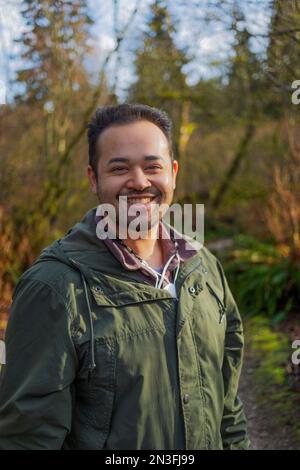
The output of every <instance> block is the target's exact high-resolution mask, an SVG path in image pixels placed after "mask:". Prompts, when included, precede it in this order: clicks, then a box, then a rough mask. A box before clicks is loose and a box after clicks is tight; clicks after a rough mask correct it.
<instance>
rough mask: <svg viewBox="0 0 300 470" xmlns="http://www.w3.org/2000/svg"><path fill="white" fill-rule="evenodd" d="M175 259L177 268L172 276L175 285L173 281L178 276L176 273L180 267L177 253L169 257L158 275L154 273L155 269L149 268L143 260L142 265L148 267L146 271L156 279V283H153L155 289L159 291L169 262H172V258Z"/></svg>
mask: <svg viewBox="0 0 300 470" xmlns="http://www.w3.org/2000/svg"><path fill="white" fill-rule="evenodd" d="M175 256H176V257H177V259H178V265H177V268H176V272H175V276H174V281H173V283H174V284H175V281H176V279H177V275H178V271H179V267H180V260H179V256H178V253H176V254H174V255H172V256H170V258H169V259H168V261H167V262H166V264H165V266H164V269H163V271H162V273H159V272H157V271H155V269H153V268H152V267H151V266H149V264H148V263H147V262H146V261H144V260H143V263H144V264H145V265H146V266H147V267H148V269H150V270H151V272H152V273H153V274H154V276H155V278H156V281H155V287H156V288H158V289H160V288H161V286H162V284H163V282H164V279H165V275H166V272H167V269H168V267H169V265H170V263H171V261H172V260H173V258H174V257H175ZM159 276H160V279H159Z"/></svg>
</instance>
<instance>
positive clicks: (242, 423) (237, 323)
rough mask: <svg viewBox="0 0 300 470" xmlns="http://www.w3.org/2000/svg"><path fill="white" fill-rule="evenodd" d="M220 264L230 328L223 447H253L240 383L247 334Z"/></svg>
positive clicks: (228, 332)
mask: <svg viewBox="0 0 300 470" xmlns="http://www.w3.org/2000/svg"><path fill="white" fill-rule="evenodd" d="M218 268H219V271H220V274H221V278H222V283H223V288H224V304H225V307H226V316H227V328H226V337H225V351H224V360H223V367H222V373H223V381H224V411H223V417H222V422H221V435H222V441H223V448H224V449H230V450H235V449H236V450H238V449H240V450H242V449H244V450H246V449H249V447H250V440H249V438H248V434H247V425H246V424H247V423H246V417H245V414H244V410H243V404H242V402H241V400H240V398H239V396H238V384H239V378H240V373H241V369H242V362H243V350H244V335H243V327H242V320H241V316H240V313H239V310H238V307H237V305H236V302H235V300H234V298H233V296H232V293H231V291H230V288H229V286H228V283H227V280H226V277H225V275H224V271H223V269H222V266H221V264H220V263H218Z"/></svg>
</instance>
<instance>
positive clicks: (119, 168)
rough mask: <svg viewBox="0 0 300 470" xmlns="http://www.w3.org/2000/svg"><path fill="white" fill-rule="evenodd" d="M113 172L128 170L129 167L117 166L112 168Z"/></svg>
mask: <svg viewBox="0 0 300 470" xmlns="http://www.w3.org/2000/svg"><path fill="white" fill-rule="evenodd" d="M111 171H112V172H113V173H116V172H120V171H127V168H124V167H123V168H121V167H116V168H113V169H112V170H111Z"/></svg>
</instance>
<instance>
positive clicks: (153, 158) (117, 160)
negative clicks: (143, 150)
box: [106, 155, 164, 166]
mask: <svg viewBox="0 0 300 470" xmlns="http://www.w3.org/2000/svg"><path fill="white" fill-rule="evenodd" d="M144 160H146V161H156V160H163V161H164V159H163V157H161V156H159V155H145V156H144ZM128 162H129V158H126V157H114V158H111V159H110V160H109V161H108V162H107V165H106V166H109V165H111V164H112V163H128Z"/></svg>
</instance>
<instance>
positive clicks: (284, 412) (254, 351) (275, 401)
mask: <svg viewBox="0 0 300 470" xmlns="http://www.w3.org/2000/svg"><path fill="white" fill-rule="evenodd" d="M244 328H245V334H246V338H247V341H248V343H247V354H248V355H250V356H251V359H252V361H254V362H255V363H256V367H255V368H253V369H252V371H251V372H252V373H253V378H254V380H255V383H256V386H257V389H258V392H259V393H258V395H259V396H258V399H259V402H261V403H262V404H263V403H265V404H270V405H271V406H272V409H274V410H275V411H276V413H275V416H274V420H275V421H277V423H278V425H282V426H285V425H286V424H287V422H288V423H289V425H292V428H293V430H294V431H295V434H296V436H299V437H298V441H299V446H300V424H299V423H300V420H299V411H298V410H299V405H298V404H297V400H298V394H297V393H296V392H294V391H292V390H291V387H290V383H289V380H288V374H287V369H286V366H287V364H288V362H289V359H290V356H291V354H292V348H291V344H290V342H289V340H288V338H287V336H286V335H285V334H284V333H281V332H279V331H274V329H272V328H271V327H270V325H269V323H268V319H267V318H264V317H262V316H257V317H254V318H251V319H250V318H248V319H245V320H244Z"/></svg>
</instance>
